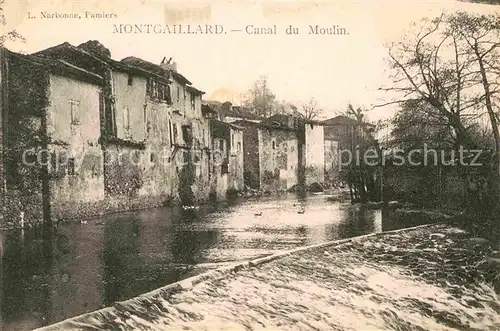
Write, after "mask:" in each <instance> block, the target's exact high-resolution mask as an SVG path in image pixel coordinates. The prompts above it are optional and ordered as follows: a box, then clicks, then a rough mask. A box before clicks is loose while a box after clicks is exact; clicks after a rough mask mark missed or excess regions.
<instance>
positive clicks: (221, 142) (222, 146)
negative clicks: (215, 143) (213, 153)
mask: <svg viewBox="0 0 500 331" xmlns="http://www.w3.org/2000/svg"><path fill="white" fill-rule="evenodd" d="M219 149H220V150H221V151H223V150H224V140H219Z"/></svg>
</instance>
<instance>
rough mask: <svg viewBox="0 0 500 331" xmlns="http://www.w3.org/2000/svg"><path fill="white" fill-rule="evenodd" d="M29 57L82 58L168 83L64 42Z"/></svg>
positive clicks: (142, 70) (141, 70) (135, 67)
mask: <svg viewBox="0 0 500 331" xmlns="http://www.w3.org/2000/svg"><path fill="white" fill-rule="evenodd" d="M84 44H86V43H84ZM82 45H83V44H82ZM31 55H32V56H36V57H44V58H47V57H50V58H65V59H66V58H73V59H74V58H75V57H81V56H84V57H85V58H88V59H91V60H93V61H95V62H98V63H101V64H106V65H109V66H111V67H112V68H113V69H115V70H122V71H124V72H130V73H132V74H135V75H138V76H143V77H150V76H156V77H157V78H159V79H161V80H165V81H168V77H164V76H160V75H158V74H156V73H155V72H152V71H149V70H144V69H143V68H140V67H138V66H135V65H131V64H128V63H123V62H120V61H116V60H113V59H111V58H110V57H107V56H98V55H96V54H94V53H91V52H88V51H86V50H85V49H82V48H80V47H76V46H73V45H71V44H70V43H68V42H64V43H62V44H59V45H56V46H52V47H49V48H46V49H43V50H41V51H38V52H35V53H32V54H31Z"/></svg>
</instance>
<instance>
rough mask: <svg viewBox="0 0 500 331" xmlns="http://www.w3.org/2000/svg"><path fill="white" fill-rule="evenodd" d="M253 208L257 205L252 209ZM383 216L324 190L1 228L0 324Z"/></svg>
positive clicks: (48, 315) (69, 308)
mask: <svg viewBox="0 0 500 331" xmlns="http://www.w3.org/2000/svg"><path fill="white" fill-rule="evenodd" d="M228 205H229V206H231V205H230V204H228ZM209 208H211V209H213V207H209ZM255 208H261V210H264V211H265V212H264V215H263V216H260V217H254V213H255ZM302 208H304V210H305V212H304V213H299V211H300V210H302ZM209 211H213V210H209ZM231 211H232V212H231ZM388 220H390V217H389V218H387V215H386V214H385V212H382V211H377V210H362V209H360V208H358V207H356V206H350V205H347V204H331V203H329V202H326V200H325V198H324V197H316V198H313V199H310V198H308V199H304V198H303V197H298V199H297V197H287V198H283V199H274V200H269V201H267V200H266V199H261V200H255V201H253V202H251V201H249V202H247V203H243V204H240V205H238V206H237V207H235V208H232V207H231V208H225V207H224V208H222V209H219V210H217V212H216V213H213V214H207V211H206V210H188V211H183V210H182V209H180V208H159V209H153V210H146V211H140V212H132V213H124V214H117V215H109V216H106V217H103V218H100V219H95V220H89V221H88V222H87V223H86V224H80V223H69V224H65V225H61V226H59V227H57V228H53V229H52V230H51V231H47V230H43V229H31V230H26V231H25V232H24V233H23V232H22V231H20V230H16V231H7V232H3V233H0V243H1V245H0V253H1V254H0V256H1V259H0V260H1V264H0V267H1V268H0V271H1V274H0V281H1V284H0V285H1V288H0V296H1V307H0V309H1V310H0V317H1V319H0V322H1V325H0V326H1V329H2V330H12V331H16V330H31V329H34V328H37V327H40V326H43V325H47V324H51V323H55V322H57V321H60V320H63V319H66V318H69V317H72V316H76V315H79V314H83V313H85V312H89V311H92V310H96V309H99V308H101V307H103V306H109V305H112V304H113V303H114V302H115V301H122V300H126V299H129V298H132V297H134V296H137V295H139V294H142V293H145V292H149V291H151V290H154V289H156V288H159V287H162V286H165V285H167V284H170V283H173V282H175V281H178V280H181V279H184V278H186V277H189V276H192V275H194V274H198V273H200V272H202V271H204V270H206V269H207V268H213V267H217V266H218V265H220V264H221V263H226V262H228V261H229V262H234V261H237V260H239V259H245V258H248V256H247V255H248V253H249V251H250V252H251V253H252V254H256V253H255V252H259V253H258V254H268V253H270V252H275V251H276V250H282V249H290V248H294V247H297V246H302V245H307V244H311V243H318V242H323V241H329V240H335V239H339V238H346V237H353V236H358V235H362V234H366V233H370V232H379V231H380V230H381V228H383V229H384V230H386V228H387V227H391V226H393V225H391V224H393V223H391V222H390V221H388ZM268 230H269V231H268ZM245 254H246V255H245ZM252 256H253V255H252ZM206 263H209V264H206Z"/></svg>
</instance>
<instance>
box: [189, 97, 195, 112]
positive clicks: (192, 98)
mask: <svg viewBox="0 0 500 331" xmlns="http://www.w3.org/2000/svg"><path fill="white" fill-rule="evenodd" d="M190 95H191V109H193V110H194V109H195V108H196V98H195V95H194V93H191V94H190Z"/></svg>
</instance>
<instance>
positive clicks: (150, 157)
mask: <svg viewBox="0 0 500 331" xmlns="http://www.w3.org/2000/svg"><path fill="white" fill-rule="evenodd" d="M149 162H151V163H155V153H151V154H150V155H149Z"/></svg>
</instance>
